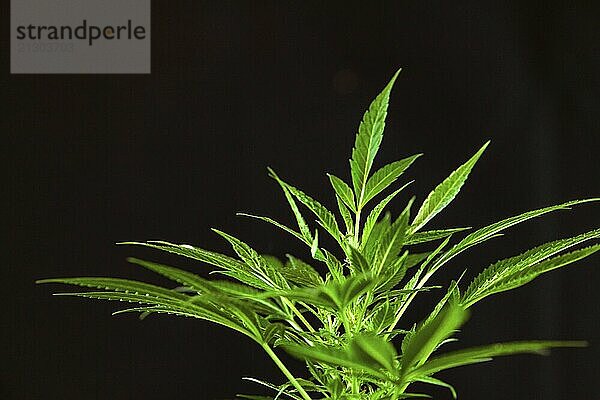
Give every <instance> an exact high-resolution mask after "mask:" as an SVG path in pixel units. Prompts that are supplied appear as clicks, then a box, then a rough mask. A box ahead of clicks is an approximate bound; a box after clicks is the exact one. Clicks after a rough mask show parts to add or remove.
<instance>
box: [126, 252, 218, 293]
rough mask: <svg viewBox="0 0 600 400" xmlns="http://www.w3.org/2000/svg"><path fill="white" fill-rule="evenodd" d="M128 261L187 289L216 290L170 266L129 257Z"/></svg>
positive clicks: (205, 281)
mask: <svg viewBox="0 0 600 400" xmlns="http://www.w3.org/2000/svg"><path fill="white" fill-rule="evenodd" d="M127 261H128V262H130V263H132V264H137V265H139V266H141V267H144V268H146V269H149V270H150V271H153V272H156V273H157V274H160V275H162V276H164V277H166V278H169V279H171V280H172V281H175V282H177V283H180V284H182V285H184V286H186V287H189V288H191V289H194V290H195V291H197V292H211V291H213V290H214V288H213V285H212V284H211V283H210V282H209V281H207V280H206V279H203V278H201V277H199V276H198V275H196V274H192V273H191V272H188V271H184V270H181V269H179V268H175V267H171V266H168V265H163V264H157V263H153V262H150V261H144V260H140V259H137V258H133V257H129V258H127Z"/></svg>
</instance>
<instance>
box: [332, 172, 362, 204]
mask: <svg viewBox="0 0 600 400" xmlns="http://www.w3.org/2000/svg"><path fill="white" fill-rule="evenodd" d="M327 176H328V177H329V181H330V182H331V186H332V187H333V189H334V190H335V193H336V194H337V195H338V196H339V198H340V199H342V201H343V202H344V204H345V205H346V206H348V208H349V209H350V210H351V211H353V212H356V205H355V204H354V193H353V192H352V189H351V188H350V186H348V185H347V184H346V182H344V181H343V180H341V179H340V178H338V177H337V176H335V175H332V174H327Z"/></svg>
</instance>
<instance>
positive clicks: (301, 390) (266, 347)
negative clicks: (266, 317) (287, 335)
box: [261, 343, 312, 400]
mask: <svg viewBox="0 0 600 400" xmlns="http://www.w3.org/2000/svg"><path fill="white" fill-rule="evenodd" d="M261 346H262V348H263V349H264V350H265V351H266V352H267V354H268V355H269V357H271V359H272V360H273V362H274V363H275V365H277V367H278V368H279V369H280V370H281V372H283V374H284V375H285V377H286V378H288V380H289V381H290V383H291V384H292V385H293V386H294V387H295V388H296V389H297V390H298V393H300V396H302V398H303V399H304V400H312V399H311V398H310V396H309V395H308V393H306V391H305V390H304V388H303V387H302V386H301V385H300V383H298V381H297V380H296V378H294V375H292V373H291V372H290V370H289V369H287V367H286V366H285V364H284V363H283V362H282V361H281V360H280V359H279V357H277V354H275V352H274V351H273V349H271V347H269V345H268V344H266V343H262V344H261Z"/></svg>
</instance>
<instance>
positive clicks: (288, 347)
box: [281, 343, 387, 379]
mask: <svg viewBox="0 0 600 400" xmlns="http://www.w3.org/2000/svg"><path fill="white" fill-rule="evenodd" d="M281 347H283V349H284V350H285V351H286V352H287V353H289V354H291V355H292V356H294V357H296V358H300V359H302V360H309V361H311V362H318V363H323V364H327V365H331V366H334V367H344V368H350V369H354V370H358V371H363V372H365V373H368V374H369V375H372V376H375V377H378V378H381V379H387V376H386V375H385V374H384V373H382V372H380V371H378V370H377V369H376V367H377V365H373V364H372V363H370V362H365V360H363V359H357V358H356V357H355V356H354V355H353V354H352V353H351V352H350V351H348V350H346V349H343V348H336V347H330V346H324V345H316V346H313V347H309V346H304V345H298V344H294V343H289V344H285V345H282V346H281Z"/></svg>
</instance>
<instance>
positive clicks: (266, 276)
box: [213, 229, 286, 289]
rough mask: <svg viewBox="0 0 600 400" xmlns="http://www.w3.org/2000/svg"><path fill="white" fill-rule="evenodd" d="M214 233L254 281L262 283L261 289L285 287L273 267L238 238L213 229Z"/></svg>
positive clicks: (281, 278)
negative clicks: (228, 247) (236, 256)
mask: <svg viewBox="0 0 600 400" xmlns="http://www.w3.org/2000/svg"><path fill="white" fill-rule="evenodd" d="M213 231H214V232H215V233H217V234H218V235H220V236H222V237H223V238H224V239H225V240H227V241H228V242H229V243H230V244H231V246H232V247H233V250H234V251H235V252H236V253H237V255H238V256H239V257H240V258H241V259H242V260H243V261H244V264H245V265H247V266H248V267H249V268H250V270H251V271H252V272H253V274H254V276H255V277H256V279H258V280H259V281H260V282H262V285H261V288H262V289H269V288H274V289H281V288H284V287H286V285H285V283H286V281H285V279H284V278H283V277H282V276H281V274H280V273H279V272H278V271H277V270H276V269H275V268H273V267H271V266H269V265H268V264H267V263H266V262H265V260H264V258H263V257H261V256H260V255H259V254H258V253H257V252H256V251H255V250H254V249H253V248H251V247H250V246H248V245H247V244H246V243H244V242H242V241H241V240H239V239H238V238H236V237H234V236H231V235H229V234H227V233H225V232H222V231H220V230H218V229H213Z"/></svg>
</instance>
